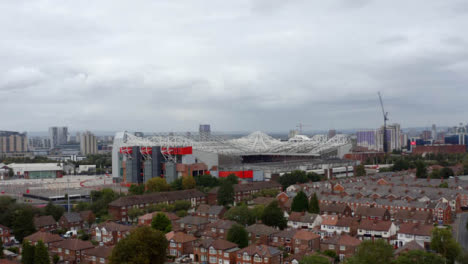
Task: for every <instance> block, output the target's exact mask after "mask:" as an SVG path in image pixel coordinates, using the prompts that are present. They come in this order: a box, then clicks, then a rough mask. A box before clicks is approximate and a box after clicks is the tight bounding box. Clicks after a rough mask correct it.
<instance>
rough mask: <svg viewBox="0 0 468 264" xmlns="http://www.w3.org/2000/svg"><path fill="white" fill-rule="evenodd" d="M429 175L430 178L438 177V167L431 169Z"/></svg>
mask: <svg viewBox="0 0 468 264" xmlns="http://www.w3.org/2000/svg"><path fill="white" fill-rule="evenodd" d="M429 177H430V178H431V179H440V170H439V169H433V170H432V172H431V173H430V174H429Z"/></svg>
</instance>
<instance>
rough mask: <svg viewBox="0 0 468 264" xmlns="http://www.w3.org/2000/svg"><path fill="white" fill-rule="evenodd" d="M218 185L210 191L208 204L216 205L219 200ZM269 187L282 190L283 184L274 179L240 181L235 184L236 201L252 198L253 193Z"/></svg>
mask: <svg viewBox="0 0 468 264" xmlns="http://www.w3.org/2000/svg"><path fill="white" fill-rule="evenodd" d="M218 189H219V188H218V187H216V188H213V189H211V190H210V191H209V192H208V204H211V205H215V204H217V200H218ZM267 189H276V190H278V191H281V190H282V187H281V184H279V183H277V182H274V181H259V182H249V183H240V184H235V185H234V202H235V203H238V202H241V201H246V200H251V199H252V195H253V194H255V193H257V192H259V191H261V190H267Z"/></svg>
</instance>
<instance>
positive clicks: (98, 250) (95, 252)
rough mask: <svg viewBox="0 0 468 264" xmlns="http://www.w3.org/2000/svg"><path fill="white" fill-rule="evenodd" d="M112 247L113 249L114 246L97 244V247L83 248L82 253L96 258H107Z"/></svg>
mask: <svg viewBox="0 0 468 264" xmlns="http://www.w3.org/2000/svg"><path fill="white" fill-rule="evenodd" d="M113 249H114V246H99V247H95V248H91V249H86V250H84V251H83V255H86V256H95V257H98V258H108V257H110V255H111V254H112V250H113Z"/></svg>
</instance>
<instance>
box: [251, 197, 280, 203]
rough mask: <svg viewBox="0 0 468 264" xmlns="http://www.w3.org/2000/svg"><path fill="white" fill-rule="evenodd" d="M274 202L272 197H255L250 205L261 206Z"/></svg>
mask: <svg viewBox="0 0 468 264" xmlns="http://www.w3.org/2000/svg"><path fill="white" fill-rule="evenodd" d="M274 200H276V199H275V198H274V197H263V196H260V197H257V198H255V199H253V200H252V203H253V204H263V205H269V204H270V203H271V202H273V201H274Z"/></svg>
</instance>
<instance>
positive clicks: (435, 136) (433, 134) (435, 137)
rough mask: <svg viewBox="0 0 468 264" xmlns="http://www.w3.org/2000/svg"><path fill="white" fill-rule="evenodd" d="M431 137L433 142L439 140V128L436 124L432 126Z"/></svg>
mask: <svg viewBox="0 0 468 264" xmlns="http://www.w3.org/2000/svg"><path fill="white" fill-rule="evenodd" d="M431 136H432V139H433V140H437V127H436V125H435V124H433V125H432V130H431Z"/></svg>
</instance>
